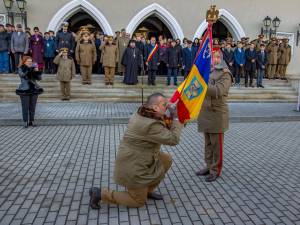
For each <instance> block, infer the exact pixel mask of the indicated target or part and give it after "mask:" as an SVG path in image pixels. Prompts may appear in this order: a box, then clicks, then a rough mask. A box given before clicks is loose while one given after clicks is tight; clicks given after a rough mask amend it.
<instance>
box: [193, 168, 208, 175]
mask: <svg viewBox="0 0 300 225" xmlns="http://www.w3.org/2000/svg"><path fill="white" fill-rule="evenodd" d="M208 174H209V169H208V168H204V169H202V170H199V171H197V172H196V175H197V176H206V175H208Z"/></svg>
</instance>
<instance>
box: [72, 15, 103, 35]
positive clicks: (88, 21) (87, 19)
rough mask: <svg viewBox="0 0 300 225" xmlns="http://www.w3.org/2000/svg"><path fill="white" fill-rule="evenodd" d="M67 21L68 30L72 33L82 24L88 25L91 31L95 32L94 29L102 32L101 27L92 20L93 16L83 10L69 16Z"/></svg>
mask: <svg viewBox="0 0 300 225" xmlns="http://www.w3.org/2000/svg"><path fill="white" fill-rule="evenodd" d="M67 21H68V22H69V29H70V31H72V32H74V33H77V32H78V31H79V29H80V27H82V26H88V28H89V30H90V31H91V32H95V31H102V32H103V30H102V28H101V27H100V25H99V24H98V23H97V21H96V20H94V18H93V17H91V16H90V15H89V14H87V13H86V12H85V11H83V10H80V11H79V12H77V13H76V14H74V15H73V16H71V17H70V18H69V19H68V20H67Z"/></svg>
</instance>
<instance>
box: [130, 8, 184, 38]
mask: <svg viewBox="0 0 300 225" xmlns="http://www.w3.org/2000/svg"><path fill="white" fill-rule="evenodd" d="M151 15H155V16H157V17H158V18H159V19H160V20H161V21H163V22H164V23H165V25H166V26H167V27H168V29H169V30H170V31H171V33H172V35H173V37H174V38H180V39H181V40H182V39H183V38H184V35H183V31H182V29H181V27H180V25H179V23H178V22H177V20H176V19H175V17H174V16H172V15H171V13H170V12H169V11H168V10H166V9H165V8H164V7H162V6H161V5H159V4H157V3H153V4H151V5H149V6H147V7H145V8H144V9H142V10H141V11H140V12H139V13H138V14H136V15H135V16H134V17H133V18H132V19H131V20H130V22H129V24H128V26H127V27H126V32H128V33H130V34H132V33H133V32H134V31H135V29H136V28H137V27H138V26H139V24H140V23H142V22H143V20H145V19H146V18H147V17H149V16H151Z"/></svg>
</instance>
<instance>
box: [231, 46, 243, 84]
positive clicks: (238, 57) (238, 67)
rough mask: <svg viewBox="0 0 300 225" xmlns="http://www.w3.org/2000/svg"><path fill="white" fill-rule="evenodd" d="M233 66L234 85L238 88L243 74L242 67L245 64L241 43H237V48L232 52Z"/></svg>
mask: <svg viewBox="0 0 300 225" xmlns="http://www.w3.org/2000/svg"><path fill="white" fill-rule="evenodd" d="M233 55H234V64H235V84H236V85H237V86H238V87H239V86H240V79H241V77H242V76H243V74H244V67H245V62H246V56H245V51H244V49H243V44H242V42H239V43H238V46H237V48H236V49H235V50H234V54H233Z"/></svg>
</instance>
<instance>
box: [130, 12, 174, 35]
mask: <svg viewBox="0 0 300 225" xmlns="http://www.w3.org/2000/svg"><path fill="white" fill-rule="evenodd" d="M135 33H141V34H143V35H144V36H145V37H146V38H147V39H149V38H150V37H152V36H154V37H156V39H158V36H160V35H163V36H164V37H165V38H174V37H173V35H172V33H171V31H170V30H169V29H168V27H167V26H166V25H165V24H164V22H163V21H161V20H160V19H159V18H158V17H156V16H149V17H148V18H146V19H145V20H144V21H142V22H141V23H140V24H139V25H138V27H137V28H136V30H135V31H134V33H133V34H135Z"/></svg>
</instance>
